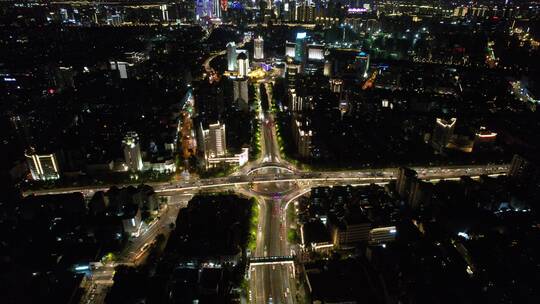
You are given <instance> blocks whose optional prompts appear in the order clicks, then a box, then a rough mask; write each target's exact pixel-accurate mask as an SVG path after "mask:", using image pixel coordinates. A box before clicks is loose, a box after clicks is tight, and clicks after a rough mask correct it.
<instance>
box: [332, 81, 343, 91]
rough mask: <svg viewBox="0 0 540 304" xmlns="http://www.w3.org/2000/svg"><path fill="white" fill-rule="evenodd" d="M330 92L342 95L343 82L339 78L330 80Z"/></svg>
mask: <svg viewBox="0 0 540 304" xmlns="http://www.w3.org/2000/svg"><path fill="white" fill-rule="evenodd" d="M330 90H332V92H334V93H341V92H342V91H343V80H342V79H339V78H332V79H330Z"/></svg>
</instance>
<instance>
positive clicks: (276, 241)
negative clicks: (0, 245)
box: [25, 52, 509, 303]
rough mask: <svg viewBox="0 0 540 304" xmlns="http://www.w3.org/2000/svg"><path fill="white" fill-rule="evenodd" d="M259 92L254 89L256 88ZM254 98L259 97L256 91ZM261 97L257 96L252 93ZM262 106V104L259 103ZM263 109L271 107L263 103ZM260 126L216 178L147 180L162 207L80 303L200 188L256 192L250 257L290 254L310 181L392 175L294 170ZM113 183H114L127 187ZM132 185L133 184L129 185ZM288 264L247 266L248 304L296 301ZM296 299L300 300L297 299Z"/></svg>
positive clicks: (502, 169)
mask: <svg viewBox="0 0 540 304" xmlns="http://www.w3.org/2000/svg"><path fill="white" fill-rule="evenodd" d="M222 54H224V53H223V52H220V53H216V54H214V55H212V56H211V57H210V58H208V60H207V61H205V63H204V67H205V69H206V70H207V72H209V71H211V67H210V61H211V60H212V59H213V58H215V57H216V56H218V55H222ZM262 85H265V86H267V88H266V92H267V94H268V96H267V97H268V98H267V99H268V101H269V103H271V102H272V93H271V92H272V88H271V87H269V86H271V84H270V83H263V84H262ZM258 93H259V94H260V91H258ZM258 97H260V96H258ZM258 99H259V100H264V99H263V98H258ZM259 108H262V107H259ZM268 108H271V106H270V105H269V107H268ZM259 119H260V123H261V124H260V125H261V127H262V130H261V156H260V157H259V159H257V160H254V161H252V162H250V163H249V164H247V165H246V166H244V168H241V169H240V170H239V171H238V172H236V173H235V174H232V175H230V176H227V177H222V178H208V179H196V178H195V179H190V180H184V181H174V182H173V181H171V182H151V183H148V185H150V186H152V187H153V188H154V190H155V191H156V192H157V193H158V194H160V195H163V196H169V197H171V201H170V202H169V204H168V206H167V207H166V208H165V209H164V210H162V212H161V213H160V217H159V219H158V220H156V221H155V222H153V223H152V224H151V225H150V226H149V227H147V229H145V230H144V231H143V233H142V234H141V235H140V236H139V237H138V238H136V239H134V240H133V241H132V242H131V243H130V244H128V246H127V247H126V249H125V250H124V252H123V253H122V254H121V255H120V256H119V257H118V260H117V262H115V263H109V264H107V265H103V266H101V267H98V268H97V269H95V270H94V271H93V274H92V276H91V277H90V278H89V280H88V282H87V283H85V284H86V287H87V288H86V293H85V295H84V296H83V300H82V302H81V303H103V301H104V298H105V295H106V293H107V290H108V289H109V288H110V286H112V278H113V276H114V266H115V265H118V264H138V263H139V262H140V261H142V260H144V257H145V250H146V248H148V244H150V243H151V242H152V241H153V240H154V239H155V238H156V236H157V235H159V234H160V233H167V231H168V230H170V229H169V224H170V223H171V222H175V219H176V216H177V215H178V210H179V209H180V208H181V207H182V206H184V205H185V204H186V203H187V201H188V200H189V199H190V198H191V196H192V195H193V194H194V193H196V192H198V191H201V190H204V191H222V190H227V189H230V190H235V191H238V192H240V193H243V194H245V195H250V196H256V197H257V198H258V202H259V208H260V209H259V219H258V231H257V240H256V249H255V251H254V252H253V253H252V256H253V257H275V256H288V255H292V253H293V251H294V248H293V247H294V245H291V244H289V243H288V239H287V229H288V227H289V224H288V223H287V219H286V213H287V212H286V208H287V204H288V203H289V202H291V201H292V200H293V199H294V198H296V197H298V196H299V195H302V194H304V193H306V192H308V191H309V189H310V188H312V187H315V186H331V185H348V184H352V185H356V184H369V183H387V182H389V181H391V180H392V179H395V178H396V174H397V169H398V168H396V167H388V168H370V169H361V170H349V171H332V172H329V171H320V172H314V171H299V170H297V169H296V168H294V166H292V165H291V164H289V163H287V162H286V161H284V160H283V159H282V157H281V156H280V148H279V144H278V141H277V137H276V136H277V135H276V129H275V125H274V117H273V114H272V113H271V112H265V113H263V114H262V115H260V116H259ZM412 169H414V170H416V171H417V173H418V177H419V178H421V179H425V180H438V179H453V178H460V177H461V176H471V177H478V176H481V175H497V174H505V173H506V172H507V171H508V169H509V166H508V165H506V164H489V165H471V166H419V167H412ZM128 185H130V184H125V185H116V186H128ZM131 185H133V184H131ZM110 186H112V185H100V186H83V187H67V188H56V189H49V190H36V191H27V192H26V193H25V195H30V194H36V195H45V194H59V193H67V192H82V193H83V194H84V195H86V196H91V195H93V194H94V193H95V192H96V191H106V190H108V189H109V188H110ZM295 275H296V274H295V271H294V266H292V265H291V264H274V265H257V266H252V267H250V269H249V277H250V292H249V295H248V296H249V299H248V300H249V301H250V303H295V302H297V296H298V294H299V293H298V292H297V280H296V279H295ZM300 302H301V301H300Z"/></svg>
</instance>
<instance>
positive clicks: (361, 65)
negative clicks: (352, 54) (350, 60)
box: [354, 52, 369, 78]
mask: <svg viewBox="0 0 540 304" xmlns="http://www.w3.org/2000/svg"><path fill="white" fill-rule="evenodd" d="M354 63H355V65H356V73H357V75H358V78H361V77H363V78H367V77H368V70H369V54H367V53H366V52H360V53H359V54H358V55H356V58H355V60H354Z"/></svg>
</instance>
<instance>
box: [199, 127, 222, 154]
mask: <svg viewBox="0 0 540 304" xmlns="http://www.w3.org/2000/svg"><path fill="white" fill-rule="evenodd" d="M201 128H202V126H201ZM202 134H203V140H204V146H203V149H204V154H205V158H209V157H210V158H213V157H221V156H225V154H227V141H226V135H225V125H224V124H221V123H220V122H219V121H218V122H217V123H215V124H210V125H209V126H208V129H207V130H202Z"/></svg>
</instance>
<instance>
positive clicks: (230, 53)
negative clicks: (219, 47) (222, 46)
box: [227, 42, 236, 72]
mask: <svg viewBox="0 0 540 304" xmlns="http://www.w3.org/2000/svg"><path fill="white" fill-rule="evenodd" d="M227 70H228V71H230V72H232V71H234V70H236V44H235V43H234V42H229V43H227Z"/></svg>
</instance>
